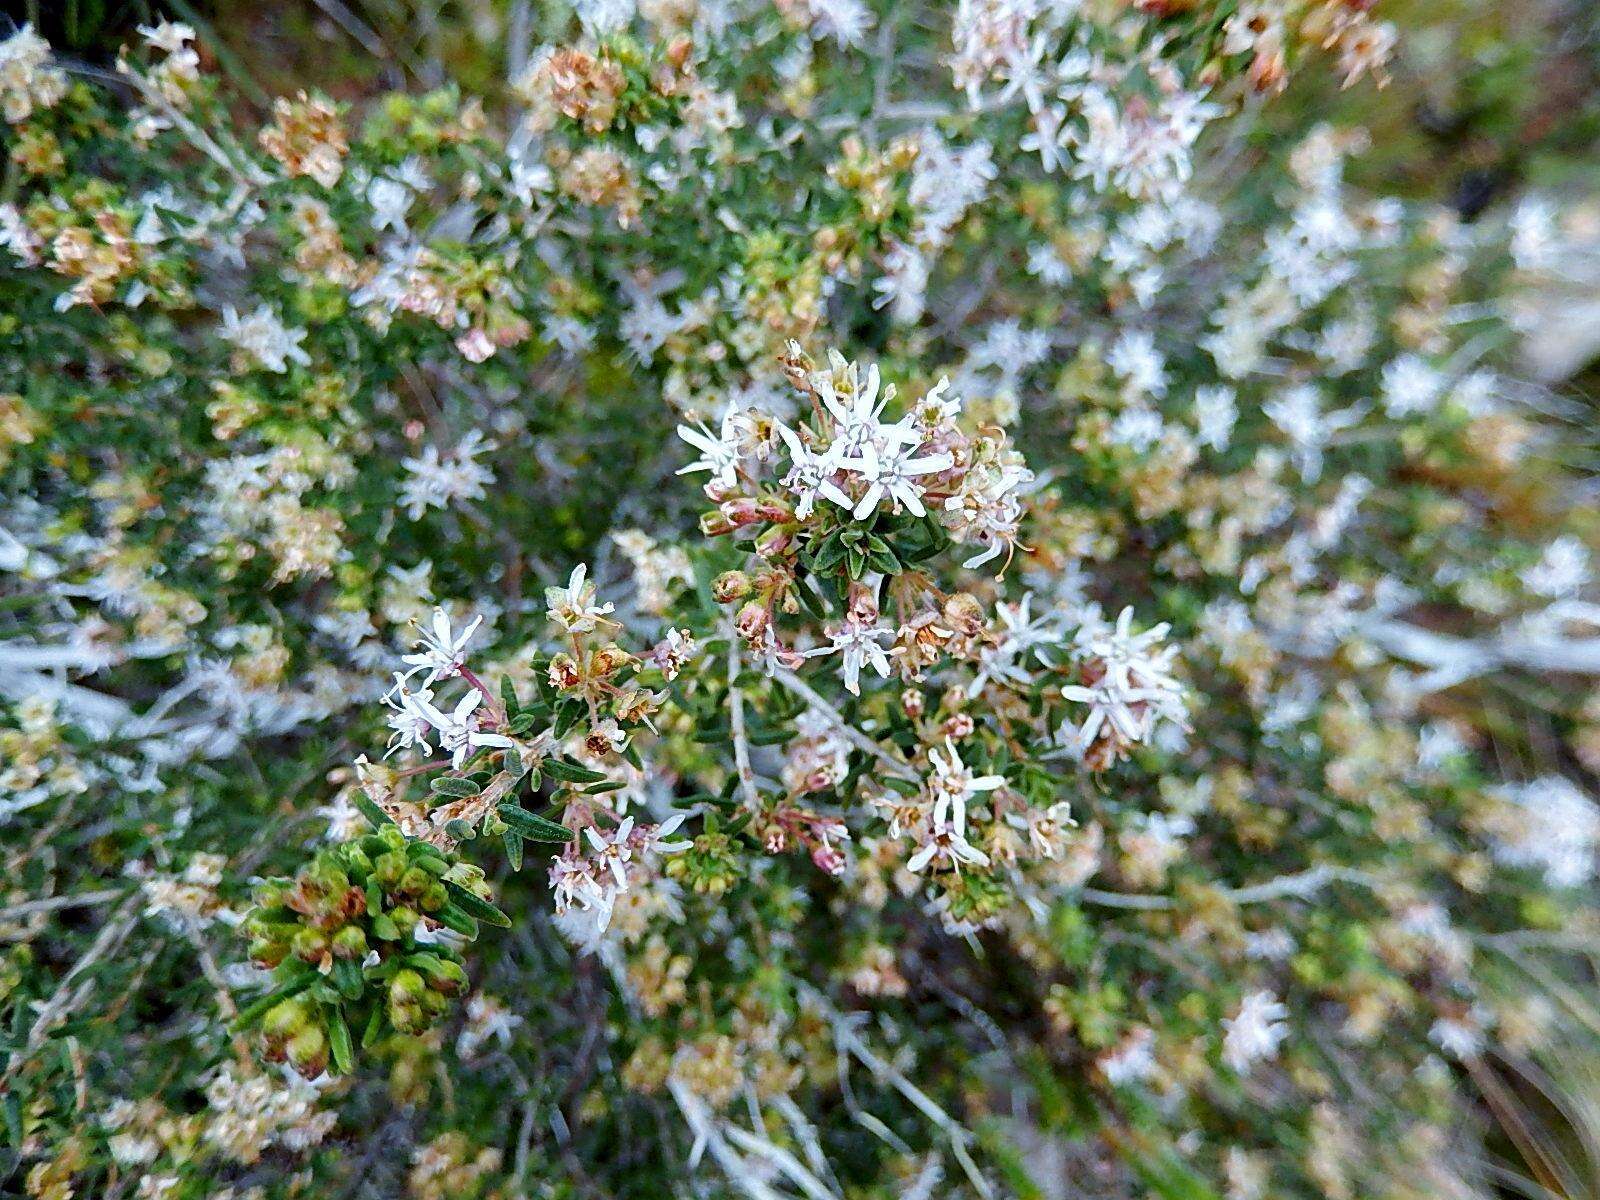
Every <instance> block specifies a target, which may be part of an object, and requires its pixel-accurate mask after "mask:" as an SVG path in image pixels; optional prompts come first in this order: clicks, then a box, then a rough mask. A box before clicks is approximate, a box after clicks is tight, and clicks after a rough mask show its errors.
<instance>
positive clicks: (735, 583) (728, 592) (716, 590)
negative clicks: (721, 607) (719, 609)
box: [711, 571, 750, 604]
mask: <svg viewBox="0 0 1600 1200" xmlns="http://www.w3.org/2000/svg"><path fill="white" fill-rule="evenodd" d="M749 594H750V576H748V575H746V574H745V573H744V572H743V571H724V572H723V573H722V574H721V575H718V576H717V577H716V578H715V579H713V580H712V581H711V598H712V599H713V600H715V601H716V602H717V603H718V604H732V603H733V602H734V601H735V600H743V599H744V598H745V597H746V596H748V595H749Z"/></svg>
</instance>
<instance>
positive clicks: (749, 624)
mask: <svg viewBox="0 0 1600 1200" xmlns="http://www.w3.org/2000/svg"><path fill="white" fill-rule="evenodd" d="M733 623H734V627H735V628H736V629H737V630H738V631H739V636H740V637H742V638H743V639H744V640H745V641H747V642H749V643H750V644H752V645H754V644H755V643H756V642H759V641H760V640H761V639H762V637H763V636H764V635H765V634H766V632H767V629H768V627H769V626H770V625H771V624H772V615H771V614H770V613H769V612H767V608H766V605H764V604H762V603H760V602H759V601H756V600H750V601H748V602H746V604H745V606H744V607H743V608H741V609H740V610H739V615H738V616H737V617H735V618H734V622H733Z"/></svg>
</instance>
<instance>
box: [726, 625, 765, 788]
mask: <svg viewBox="0 0 1600 1200" xmlns="http://www.w3.org/2000/svg"><path fill="white" fill-rule="evenodd" d="M728 723H729V726H730V727H731V729H732V730H733V765H734V770H735V771H736V772H737V773H738V776H739V794H740V796H741V797H743V799H744V804H745V807H746V808H748V809H749V810H750V811H751V812H756V811H758V810H759V809H760V808H761V794H760V793H759V792H757V791H756V775H755V771H754V770H753V769H752V768H751V766H750V735H749V734H748V733H747V732H746V730H745V727H744V693H743V692H741V691H740V690H739V635H738V633H737V632H735V631H734V630H733V629H732V628H731V627H730V628H729V630H728Z"/></svg>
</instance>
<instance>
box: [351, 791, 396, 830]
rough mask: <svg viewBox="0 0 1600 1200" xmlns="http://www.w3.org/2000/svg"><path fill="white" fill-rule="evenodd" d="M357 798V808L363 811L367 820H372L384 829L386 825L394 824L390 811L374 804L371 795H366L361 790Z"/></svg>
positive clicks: (362, 813)
mask: <svg viewBox="0 0 1600 1200" xmlns="http://www.w3.org/2000/svg"><path fill="white" fill-rule="evenodd" d="M355 799H356V808H358V809H359V810H360V811H361V815H362V816H363V817H365V818H366V819H367V820H369V821H371V822H372V823H373V824H374V825H376V826H377V827H378V828H379V829H382V828H383V827H384V826H385V825H393V824H394V819H393V818H392V817H390V816H389V814H388V813H386V812H384V811H383V809H381V808H379V807H378V806H377V805H376V804H374V803H373V802H372V798H371V797H370V796H366V795H364V794H362V793H361V792H357V793H356V797H355Z"/></svg>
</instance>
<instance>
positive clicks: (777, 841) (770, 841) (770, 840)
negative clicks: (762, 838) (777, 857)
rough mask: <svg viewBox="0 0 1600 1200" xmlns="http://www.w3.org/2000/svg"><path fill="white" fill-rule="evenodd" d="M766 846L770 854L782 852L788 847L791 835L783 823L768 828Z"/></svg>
mask: <svg viewBox="0 0 1600 1200" xmlns="http://www.w3.org/2000/svg"><path fill="white" fill-rule="evenodd" d="M766 846H767V853H768V854H782V853H783V852H784V850H786V849H787V848H788V846H789V835H788V833H787V832H786V831H785V830H784V828H783V826H782V825H774V826H773V827H772V828H771V829H769V830H767V837H766Z"/></svg>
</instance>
